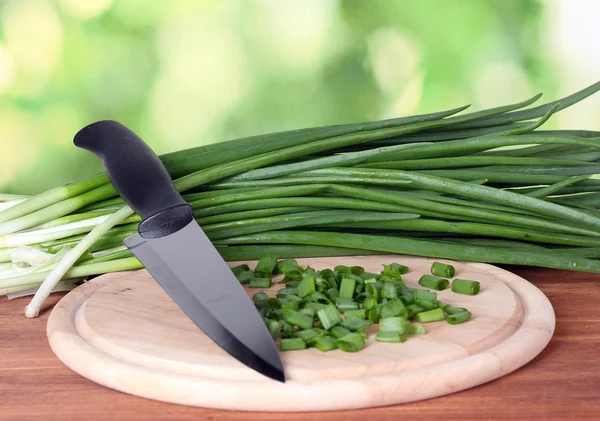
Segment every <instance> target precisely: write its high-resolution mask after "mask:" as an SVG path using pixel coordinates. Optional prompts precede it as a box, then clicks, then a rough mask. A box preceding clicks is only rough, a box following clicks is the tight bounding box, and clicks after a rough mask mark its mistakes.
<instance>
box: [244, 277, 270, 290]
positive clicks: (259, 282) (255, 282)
mask: <svg viewBox="0 0 600 421" xmlns="http://www.w3.org/2000/svg"><path fill="white" fill-rule="evenodd" d="M248 286H249V287H250V288H271V278H252V279H250V282H249V285H248Z"/></svg>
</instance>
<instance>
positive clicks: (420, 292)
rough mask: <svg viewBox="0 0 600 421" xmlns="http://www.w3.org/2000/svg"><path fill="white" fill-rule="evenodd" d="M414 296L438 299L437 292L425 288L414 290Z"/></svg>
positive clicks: (422, 298) (421, 298)
mask: <svg viewBox="0 0 600 421" xmlns="http://www.w3.org/2000/svg"><path fill="white" fill-rule="evenodd" d="M413 298H414V299H415V300H425V301H436V300H437V294H436V293H435V292H431V291H427V290H424V289H416V290H414V292H413Z"/></svg>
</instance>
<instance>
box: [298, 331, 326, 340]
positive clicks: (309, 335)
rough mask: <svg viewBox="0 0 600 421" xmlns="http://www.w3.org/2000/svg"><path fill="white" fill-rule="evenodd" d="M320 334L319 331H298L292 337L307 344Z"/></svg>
mask: <svg viewBox="0 0 600 421" xmlns="http://www.w3.org/2000/svg"><path fill="white" fill-rule="evenodd" d="M320 334H321V331H319V330H317V329H306V330H300V331H298V332H295V333H294V337H296V338H300V339H303V340H304V341H306V342H309V341H310V340H312V339H314V338H316V337H317V336H319V335H320Z"/></svg>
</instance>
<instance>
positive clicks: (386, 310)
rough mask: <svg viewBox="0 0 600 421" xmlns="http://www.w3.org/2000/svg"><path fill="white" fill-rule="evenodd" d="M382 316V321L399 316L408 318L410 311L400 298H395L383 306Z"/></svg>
mask: <svg viewBox="0 0 600 421" xmlns="http://www.w3.org/2000/svg"><path fill="white" fill-rule="evenodd" d="M380 316H381V318H382V319H386V318H388V317H398V316H402V317H408V309H407V308H406V307H405V306H404V304H403V303H402V301H400V299H399V298H395V299H393V300H390V301H389V302H387V303H386V304H384V305H382V306H381V310H380Z"/></svg>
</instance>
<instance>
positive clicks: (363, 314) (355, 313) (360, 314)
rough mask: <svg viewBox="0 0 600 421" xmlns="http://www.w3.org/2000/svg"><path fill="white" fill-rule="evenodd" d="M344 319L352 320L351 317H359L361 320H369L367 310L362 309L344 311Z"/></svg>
mask: <svg viewBox="0 0 600 421" xmlns="http://www.w3.org/2000/svg"><path fill="white" fill-rule="evenodd" d="M344 317H346V318H351V317H358V318H359V319H366V318H367V310H365V309H364V308H363V309H360V310H346V311H344Z"/></svg>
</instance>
